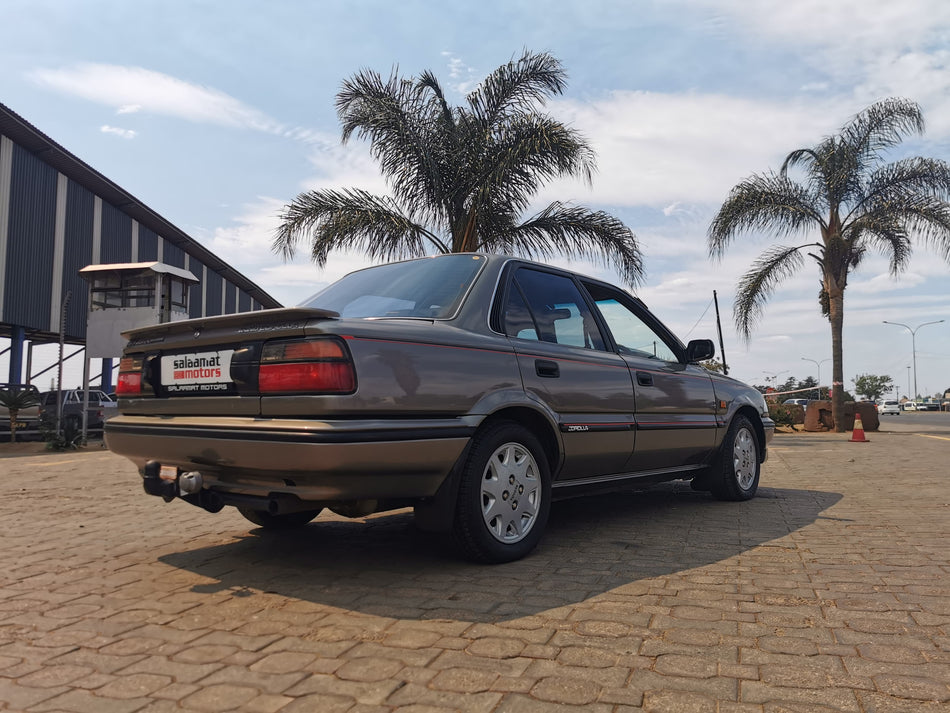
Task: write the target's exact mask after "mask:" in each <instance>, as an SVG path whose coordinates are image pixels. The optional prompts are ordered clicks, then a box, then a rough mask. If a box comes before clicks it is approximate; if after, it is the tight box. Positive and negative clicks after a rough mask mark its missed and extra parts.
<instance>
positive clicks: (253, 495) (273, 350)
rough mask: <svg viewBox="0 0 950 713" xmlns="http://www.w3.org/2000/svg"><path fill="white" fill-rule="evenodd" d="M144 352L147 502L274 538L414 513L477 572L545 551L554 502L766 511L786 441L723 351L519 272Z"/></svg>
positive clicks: (538, 270)
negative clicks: (764, 497) (718, 357)
mask: <svg viewBox="0 0 950 713" xmlns="http://www.w3.org/2000/svg"><path fill="white" fill-rule="evenodd" d="M127 336H128V338H129V341H128V346H127V347H126V350H125V353H124V355H123V357H122V359H121V362H120V367H119V376H118V381H117V392H118V395H119V410H120V412H121V413H120V415H118V416H116V417H115V418H113V419H111V420H110V421H108V422H107V423H106V428H105V433H106V441H107V445H108V446H109V448H111V449H112V450H113V451H114V452H116V453H119V454H121V455H123V456H126V457H127V458H129V459H131V460H132V461H133V462H134V463H135V464H136V465H137V466H138V468H139V470H140V472H141V473H142V475H143V483H144V488H145V491H146V492H147V493H149V494H152V495H157V496H161V497H163V498H164V499H166V500H172V499H174V498H176V497H179V498H181V499H183V500H186V501H187V502H189V503H192V504H194V505H197V506H199V507H202V508H204V509H205V510H208V511H210V512H217V511H219V510H221V508H222V507H224V506H225V505H231V506H235V507H237V508H238V510H239V511H240V512H241V513H242V514H243V515H244V516H245V517H246V518H247V519H248V520H250V521H251V522H253V523H255V524H257V525H260V526H262V527H264V528H274V529H277V528H287V527H294V526H300V525H303V524H306V523H307V522H309V521H310V520H312V519H313V518H314V517H316V515H317V514H319V512H320V511H321V510H322V509H323V508H330V509H331V510H333V511H334V512H336V513H340V514H343V515H346V516H351V517H360V516H365V515H367V514H370V513H373V512H379V511H384V510H389V509H393V508H400V507H406V506H412V507H414V508H415V517H416V521H417V523H418V525H419V527H420V528H421V529H423V530H429V531H434V532H446V531H450V532H452V533H453V534H454V537H455V540H456V542H457V543H458V544H459V545H460V547H461V550H462V552H463V554H465V555H466V556H468V557H470V558H472V559H475V560H479V561H487V562H504V561H509V560H514V559H517V558H519V557H522V556H524V555H526V554H527V553H528V552H530V551H531V550H532V548H534V546H535V545H536V544H537V542H538V540H539V539H540V537H541V534H542V531H543V530H544V527H545V524H546V521H547V518H548V512H549V508H550V504H551V501H552V500H553V499H556V498H562V497H570V496H573V495H582V494H589V493H593V492H602V491H604V490H621V489H634V488H639V487H642V486H643V485H644V484H648V483H655V482H658V481H664V480H673V479H686V480H691V481H692V484H693V487H694V488H696V489H698V490H706V491H710V492H712V494H713V495H714V496H715V497H717V498H720V499H725V500H747V499H749V498H752V497H753V496H754V495H755V493H756V489H757V487H758V483H759V474H760V464H761V463H762V462H763V461H764V460H765V458H766V446H767V444H768V442H769V440H770V439H771V438H772V435H773V432H774V423H773V421H772V420H771V419H770V418H769V417H768V409H767V407H766V404H765V400H764V398H763V396H762V394H760V393H759V392H758V391H756V390H755V389H752V388H750V387H749V386H746V385H745V384H742V383H741V382H739V381H736V380H735V379H732V378H730V377H728V376H723V375H721V374H716V373H713V372H710V371H707V370H706V369H704V368H703V367H702V366H700V364H699V362H701V361H703V360H706V359H709V358H711V357H712V356H713V352H714V348H713V343H712V341H711V340H708V339H701V340H694V341H691V342H690V343H689V344H686V345H683V344H682V343H681V342H680V341H679V340H678V339H677V338H676V337H675V336H674V335H673V334H672V333H671V332H670V331H669V330H668V329H667V328H666V327H665V326H664V325H663V324H662V323H661V322H660V321H659V320H658V319H657V318H656V317H655V316H654V315H653V314H651V313H650V312H649V310H647V308H646V306H645V305H644V304H643V303H642V302H641V301H640V300H639V299H637V298H635V297H632V296H631V295H630V294H629V293H627V292H625V291H623V290H620V289H618V288H616V287H613V286H611V285H609V284H607V283H604V282H601V281H598V280H594V279H591V278H588V277H583V276H581V275H577V274H574V273H571V272H568V271H566V270H561V269H557V268H553V267H549V266H545V265H541V264H538V263H533V262H528V261H525V260H519V259H514V258H510V257H501V256H487V255H475V254H451V255H441V256H437V257H432V258H424V259H419V260H409V261H405V262H399V263H392V264H388V265H381V266H377V267H371V268H368V269H365V270H361V271H358V272H354V273H351V274H350V275H347V276H346V277H344V278H343V279H341V280H340V281H338V282H336V283H334V284H333V285H331V286H330V287H328V288H327V289H326V290H324V291H323V292H321V293H319V294H318V295H317V296H315V297H314V298H312V299H311V300H309V301H308V302H307V303H306V304H305V305H304V306H302V307H299V308H290V309H278V310H266V311H259V312H253V313H245V314H235V315H228V316H220V317H210V318H201V319H193V320H188V321H181V322H171V323H167V324H161V325H158V326H155V327H147V328H141V329H136V330H132V331H130V332H128V333H127ZM632 525H633V523H632Z"/></svg>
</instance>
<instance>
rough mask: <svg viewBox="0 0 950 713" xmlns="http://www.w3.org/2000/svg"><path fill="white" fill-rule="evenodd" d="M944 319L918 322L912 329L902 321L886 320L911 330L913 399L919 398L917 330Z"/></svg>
mask: <svg viewBox="0 0 950 713" xmlns="http://www.w3.org/2000/svg"><path fill="white" fill-rule="evenodd" d="M942 321H943V320H942V319H937V320H934V321H933V322H924V323H923V324H918V325H917V326H916V327H914V328H913V329H911V328H910V327H908V326H907V325H906V324H901V323H900V322H888V321H887V320H886V319H885V320H884V324H893V325H894V326H895V327H903V328H904V329H906V330H907V331H908V332H910V346H911V351H912V354H913V363H914V395H913V396H912V397H911V401H916V400H917V330H918V329H920V328H921V327H926V326H927V325H928V324H940V323H941V322H942Z"/></svg>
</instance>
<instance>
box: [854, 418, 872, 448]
mask: <svg viewBox="0 0 950 713" xmlns="http://www.w3.org/2000/svg"><path fill="white" fill-rule="evenodd" d="M851 442H852V443H868V439H867V438H865V437H864V424H863V423H861V414H859V413H856V414H854V431H852V432H851Z"/></svg>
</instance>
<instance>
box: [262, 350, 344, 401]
mask: <svg viewBox="0 0 950 713" xmlns="http://www.w3.org/2000/svg"><path fill="white" fill-rule="evenodd" d="M258 388H259V390H260V392H261V393H262V394H278V393H295V394H300V393H304V394H348V393H351V392H353V391H355V390H356V373H355V372H354V370H353V361H352V359H351V358H350V354H349V351H348V350H347V348H346V345H345V344H344V343H343V341H342V340H340V339H337V338H335V337H316V338H313V339H306V340H294V341H289V340H288V341H274V342H268V343H267V344H265V345H264V348H263V350H262V351H261V366H260V371H259V373H258Z"/></svg>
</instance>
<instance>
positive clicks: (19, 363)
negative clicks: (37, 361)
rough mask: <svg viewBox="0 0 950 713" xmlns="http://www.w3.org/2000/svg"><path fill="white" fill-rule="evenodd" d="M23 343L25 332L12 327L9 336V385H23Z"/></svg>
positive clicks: (21, 328)
mask: <svg viewBox="0 0 950 713" xmlns="http://www.w3.org/2000/svg"><path fill="white" fill-rule="evenodd" d="M25 341H26V330H25V329H23V327H17V326H16V325H14V327H13V329H12V331H11V334H10V376H9V377H8V378H7V381H8V382H9V383H11V384H22V383H23V381H22V379H23V343H24V342H25Z"/></svg>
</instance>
